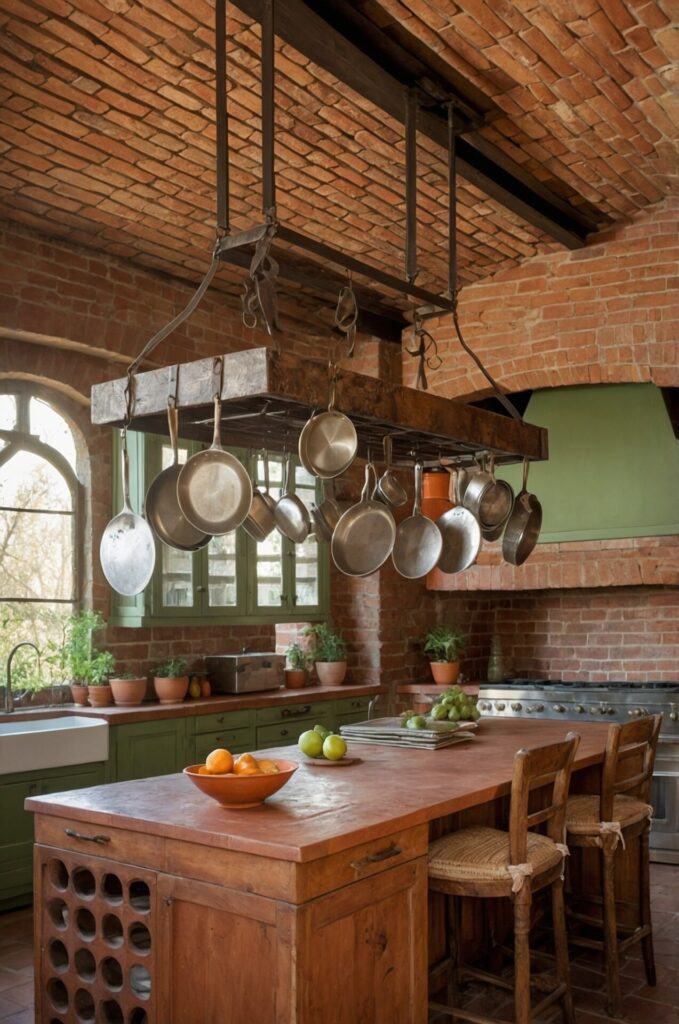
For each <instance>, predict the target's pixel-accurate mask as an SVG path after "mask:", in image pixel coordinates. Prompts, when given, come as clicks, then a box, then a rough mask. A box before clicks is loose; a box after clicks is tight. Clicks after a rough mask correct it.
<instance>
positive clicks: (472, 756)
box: [26, 718, 608, 862]
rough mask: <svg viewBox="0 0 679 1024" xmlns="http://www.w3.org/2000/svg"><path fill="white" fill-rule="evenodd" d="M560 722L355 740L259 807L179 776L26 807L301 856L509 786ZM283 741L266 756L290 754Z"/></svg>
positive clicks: (602, 727)
mask: <svg viewBox="0 0 679 1024" xmlns="http://www.w3.org/2000/svg"><path fill="white" fill-rule="evenodd" d="M578 731H579V732H580V735H581V742H580V746H579V749H578V753H577V756H576V770H577V769H578V768H586V767H589V766H590V765H593V764H597V763H599V762H601V761H602V760H603V753H604V748H605V741H606V734H607V731H608V727H607V724H599V723H580V722H578ZM565 732H566V730H565V729H564V723H562V722H551V721H540V722H539V723H536V722H533V721H527V720H511V719H503V718H497V719H488V720H484V721H482V723H481V725H480V727H479V729H478V731H477V733H476V734H475V736H474V739H473V740H471V741H469V742H465V743H460V744H456V745H454V746H452V747H448V748H444V749H441V750H435V751H429V750H412V749H408V748H401V747H399V748H395V747H386V746H378V745H368V744H360V745H359V744H355V745H354V747H353V749H351V748H350V753H351V754H353V755H354V756H357V757H359V758H360V761H359V762H357V763H355V764H352V765H346V766H341V767H338V768H334V769H333V768H326V767H316V766H314V765H313V764H308V763H303V762H304V759H303V757H302V755H301V754H300V755H299V756H298V757H296V758H295V759H298V760H299V761H300V767H299V769H298V770H297V772H295V774H294V775H293V776H292V778H291V780H290V781H289V782H288V784H287V785H286V786H284V787H283V789H282V790H280V791H279V792H278V793H276V794H274V795H273V796H272V797H270V798H269V800H267V802H266V803H265V804H263V805H261V806H260V807H257V808H250V809H247V810H246V809H244V810H240V811H238V810H231V809H226V808H222V807H220V806H219V805H218V804H216V803H215V802H213V801H212V800H210V799H209V798H208V797H206V796H205V795H203V794H202V793H200V792H199V790H198V789H196V788H195V787H194V786H193V784H192V783H191V781H190V780H189V779H187V778H186V777H184V776H183V775H181V774H178V775H166V776H161V777H158V778H153V779H140V780H137V781H134V782H119V783H114V784H113V785H108V786H95V787H92V788H90V789H81V790H76V791H74V792H67V793H61V794H50V795H49V796H43V797H32V798H30V799H28V800H27V801H26V808H27V809H28V810H30V811H33V812H35V813H38V814H47V815H56V816H57V817H60V818H68V819H70V820H71V821H76V822H88V823H90V824H94V825H96V826H97V827H102V826H103V827H106V826H108V827H116V826H117V827H119V828H124V829H129V830H131V831H136V832H141V833H145V834H151V835H157V836H162V837H169V838H175V839H186V840H190V841H191V842H194V843H200V844H202V845H205V846H208V847H218V848H223V849H227V850H238V851H241V852H245V853H251V854H255V855H263V856H267V857H273V858H277V859H281V860H286V861H298V862H303V861H311V860H315V859H317V858H321V857H325V856H328V855H330V854H333V853H338V852H340V851H342V850H346V849H349V848H351V847H352V846H356V845H358V844H359V843H363V842H368V841H370V840H373V839H380V838H383V837H385V836H388V835H391V834H393V833H395V832H397V831H398V830H400V829H404V828H409V827H413V826H415V825H418V824H422V823H423V822H427V821H430V820H432V819H435V818H439V817H442V816H444V815H447V814H452V813H454V812H456V811H461V810H464V809H466V808H469V807H473V806H476V805H479V804H483V803H486V802H488V801H491V800H494V799H496V798H497V797H501V796H504V795H506V794H507V793H509V789H510V780H511V775H512V763H513V757H514V753H515V752H516V750H518V749H520V748H521V747H531V746H537V745H540V744H544V743H550V742H556V741H557V740H560V739H563V737H564V735H565ZM290 754H291V751H290V748H279V749H278V750H269V751H267V756H268V757H271V756H281V757H286V758H287V757H290Z"/></svg>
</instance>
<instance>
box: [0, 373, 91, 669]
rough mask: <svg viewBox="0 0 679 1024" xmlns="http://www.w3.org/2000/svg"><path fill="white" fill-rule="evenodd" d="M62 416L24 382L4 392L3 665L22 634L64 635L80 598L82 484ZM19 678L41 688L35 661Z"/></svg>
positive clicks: (0, 506) (0, 423) (0, 453)
mask: <svg viewBox="0 0 679 1024" xmlns="http://www.w3.org/2000/svg"><path fill="white" fill-rule="evenodd" d="M75 467H76V443H75V438H74V435H73V431H72V430H71V428H70V427H69V425H68V423H67V422H66V420H65V419H64V417H63V416H62V415H61V414H60V413H59V412H58V411H57V410H56V409H55V408H54V406H53V405H52V404H50V402H49V401H47V400H45V398H44V397H43V395H42V393H36V391H32V390H30V389H29V388H27V387H25V386H24V385H23V384H19V383H17V384H16V385H15V386H12V384H11V382H5V383H4V384H3V385H2V393H0V664H2V663H4V662H5V661H6V659H7V655H8V654H9V651H10V650H11V648H12V647H13V646H14V644H16V643H18V642H19V641H21V640H32V641H33V643H35V644H36V645H37V646H38V648H39V649H40V650H41V651H43V650H45V648H46V645H47V642H48V641H49V640H55V641H57V642H59V641H60V639H61V636H62V627H63V622H64V620H65V619H66V618H67V617H68V616H69V615H71V614H73V612H74V610H75V608H76V606H77V604H78V600H79V596H80V582H79V576H80V573H79V567H80V545H79V537H80V536H81V531H80V527H81V505H82V498H81V491H82V488H81V485H80V483H79V482H78V478H77V476H76V469H75ZM15 666H16V672H14V671H13V682H14V684H15V686H16V685H17V683H21V684H24V685H25V684H28V686H29V687H31V686H38V685H40V683H41V682H42V683H43V684H45V683H47V682H49V680H48V679H46V678H45V679H43V680H38V679H37V678H35V662H34V661H33V660H31V659H25V660H19V659H17V662H16V663H15Z"/></svg>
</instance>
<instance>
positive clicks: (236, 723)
mask: <svg viewBox="0 0 679 1024" xmlns="http://www.w3.org/2000/svg"><path fill="white" fill-rule="evenodd" d="M254 724H255V713H254V711H248V710H244V711H218V712H216V713H215V714H212V715H198V717H197V718H194V732H195V733H196V735H197V734H198V733H204V732H219V731H220V730H221V731H224V730H231V729H245V728H247V727H248V726H250V727H251V726H253V725H254Z"/></svg>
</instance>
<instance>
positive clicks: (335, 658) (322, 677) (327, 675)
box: [304, 622, 347, 686]
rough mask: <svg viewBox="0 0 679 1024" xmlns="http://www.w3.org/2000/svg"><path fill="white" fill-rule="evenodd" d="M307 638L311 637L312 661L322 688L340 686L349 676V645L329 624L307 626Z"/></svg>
mask: <svg viewBox="0 0 679 1024" xmlns="http://www.w3.org/2000/svg"><path fill="white" fill-rule="evenodd" d="M304 635H305V636H310V637H311V660H312V661H313V663H314V666H315V668H316V675H317V676H318V682H319V683H320V684H321V686H339V685H340V683H343V682H344V677H345V676H346V674H347V660H346V658H347V645H346V643H345V642H344V640H343V638H342V637H341V636H340V634H339V633H338V632H337V631H336V630H334V629H333V628H332V626H329V625H328V624H327V622H319V623H317V624H316V625H315V626H307V628H306V629H305V630H304Z"/></svg>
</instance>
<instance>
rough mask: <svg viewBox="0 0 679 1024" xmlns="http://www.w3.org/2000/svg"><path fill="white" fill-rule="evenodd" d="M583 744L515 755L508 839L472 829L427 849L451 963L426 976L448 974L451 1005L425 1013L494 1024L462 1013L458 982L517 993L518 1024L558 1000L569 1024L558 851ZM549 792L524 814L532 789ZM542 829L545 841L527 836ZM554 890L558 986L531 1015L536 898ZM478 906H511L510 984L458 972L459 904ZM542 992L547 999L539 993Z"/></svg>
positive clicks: (433, 1005) (571, 737)
mask: <svg viewBox="0 0 679 1024" xmlns="http://www.w3.org/2000/svg"><path fill="white" fill-rule="evenodd" d="M579 741H580V737H579V736H578V735H577V734H576V733H569V734H568V736H567V737H566V739H565V740H564V741H563V742H561V743H554V744H550V745H549V746H544V747H536V748H534V749H532V750H519V751H518V752H517V754H516V755H515V758H514V772H513V777H512V790H511V804H510V810H509V832H503V831H500V830H499V829H494V828H486V827H483V826H472V827H470V828H464V829H461V830H460V831H459V832H452V833H451V834H449V835H447V836H443V837H442V838H441V839H437V840H435V841H434V842H433V843H431V845H430V847H429V888H430V889H431V890H432V891H434V892H439V893H444V894H445V895H446V896H448V897H452V899H449V900H447V904H448V911H449V912H448V913H447V915H446V933H447V939H448V943H449V945H448V951H449V955H448V956H447V957H446V958H445V960H444V961H442V963H440V964H437V965H436V966H435V967H434V968H433V969H432V972H431V976H432V977H435V976H440V973H441V969H442V967H443V966H445V967H447V969H448V978H449V982H448V992H447V998H448V1005H445V1004H443V1003H437V1002H431V1001H430V1003H429V1009H430V1010H432V1011H438V1012H439V1013H446V1014H449V1015H450V1016H451V1017H454V1018H456V1019H458V1018H459V1019H461V1020H469V1021H473V1022H475V1024H493V1021H494V1020H495V1018H492V1017H485V1016H482V1015H481V1014H479V1013H474V1012H471V1011H469V1010H464V1009H461V1008H460V1007H459V1006H457V1005H455V1004H456V1002H457V986H458V982H459V980H461V978H462V977H463V976H465V977H471V978H476V979H479V980H481V981H485V982H488V983H490V984H493V985H497V986H498V987H500V988H503V989H505V990H509V991H511V990H512V988H513V990H514V1017H515V1022H516V1024H528V1022H529V1021H530V1020H531V1017H532V1016H533V1015H535V1014H538V1013H540V1012H541V1011H542V1010H544V1009H545V1008H546V1007H547V1006H550V1005H551V1004H552V1003H554V1002H556V1000H557V999H561V1000H562V1006H563V1012H564V1018H565V1020H566V1024H574V1022H575V1015H574V1011H573V999H572V994H571V988H570V971H569V964H568V946H567V941H566V920H565V914H564V901H563V871H564V856H565V854H566V853H567V852H568V851H567V849H566V847H565V846H564V845H563V842H562V840H563V835H564V821H565V813H566V799H567V797H568V785H569V781H570V773H571V766H572V763H573V758H574V757H575V751H576V749H577V746H578V743H579ZM547 786H551V791H550V792H549V801H548V805H547V806H546V807H544V808H543V809H540V810H536V811H533V812H532V813H531V812H529V809H528V805H529V797H530V793H531V791H532V790H534V789H536V788H537V787H547ZM543 823H544V824H545V825H546V835H543V834H539V833H536V832H531V831H530V829H532V828H534V827H535V826H537V825H540V824H543ZM547 886H550V887H551V897H552V915H553V924H554V946H555V953H556V976H557V982H556V986H555V987H553V988H552V990H551V991H550V992H548V994H547V995H545V996H544V997H543V998H542V999H541V1000H540V1002H539V1003H538V1004H537V1005H536V1006H535V1007H534V1008H533V1009H531V991H530V990H531V967H530V945H529V932H530V917H531V903H532V898H533V893H534V892H538V891H539V890H541V889H544V888H545V887H547ZM461 896H474V897H481V898H483V899H488V898H495V897H499V896H505V897H507V896H508V897H510V899H511V900H512V901H513V905H514V982H513V985H512V984H511V983H510V982H508V981H506V980H505V979H503V978H500V977H498V976H496V975H495V974H491V973H489V972H486V971H481V970H478V969H476V968H472V967H468V966H466V965H465V966H461V965H460V962H459V956H458V943H457V927H456V922H457V909H458V902H459V897H461ZM540 987H542V989H543V991H544V986H542V985H541V986H540Z"/></svg>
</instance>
